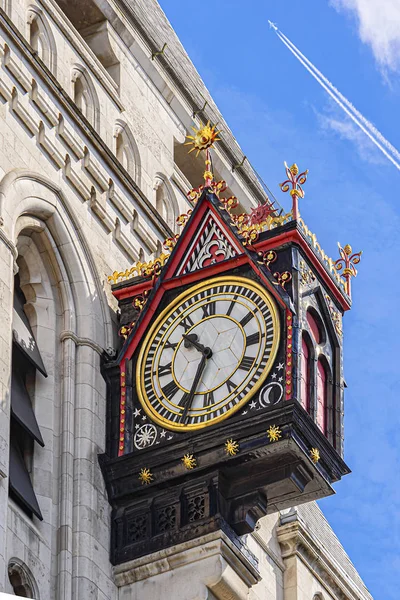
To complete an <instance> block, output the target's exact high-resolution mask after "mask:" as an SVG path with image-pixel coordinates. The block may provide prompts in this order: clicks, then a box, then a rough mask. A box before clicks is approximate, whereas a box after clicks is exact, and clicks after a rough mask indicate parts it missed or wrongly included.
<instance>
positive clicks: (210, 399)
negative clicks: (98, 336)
mask: <svg viewBox="0 0 400 600" xmlns="http://www.w3.org/2000/svg"><path fill="white" fill-rule="evenodd" d="M278 338H279V322H278V316H277V312H276V309H275V306H274V303H273V301H272V300H271V298H270V297H269V295H267V293H266V292H265V290H263V289H262V288H261V287H260V286H258V284H255V283H254V282H252V281H250V280H246V279H243V278H230V279H226V278H224V279H215V280H211V281H208V282H206V283H203V284H201V285H200V286H196V287H195V289H192V290H191V291H190V292H185V293H184V294H182V295H181V296H179V297H178V298H177V299H176V301H175V303H174V304H173V306H172V307H170V308H168V309H166V310H164V311H163V313H162V314H161V315H160V317H159V318H158V319H157V321H156V323H155V324H154V326H153V327H152V329H151V331H150V332H149V335H148V336H147V339H146V340H145V343H144V345H143V347H142V350H141V352H140V355H139V359H138V365H137V389H138V393H139V399H140V400H141V402H142V404H143V406H144V408H145V410H146V412H147V413H148V414H149V416H150V417H151V418H153V419H154V420H155V421H157V422H158V423H159V424H162V425H163V426H164V427H169V428H170V429H179V430H182V429H195V428H199V427H204V426H207V425H211V424H213V423H215V422H217V421H220V420H222V419H224V418H226V417H227V416H228V415H229V414H231V413H233V412H235V411H236V410H238V408H240V406H242V405H243V404H244V403H245V402H246V401H247V400H248V399H249V398H250V396H251V395H252V394H253V393H254V392H255V391H256V389H258V387H259V385H260V384H261V383H262V381H263V380H264V379H265V376H266V374H267V373H268V371H269V369H270V368H271V365H272V362H273V360H274V358H275V355H276V350H277V344H278Z"/></svg>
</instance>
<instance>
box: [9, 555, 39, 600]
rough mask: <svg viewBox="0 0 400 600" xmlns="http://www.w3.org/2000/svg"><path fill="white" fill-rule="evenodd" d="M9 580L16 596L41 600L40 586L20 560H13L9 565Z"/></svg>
mask: <svg viewBox="0 0 400 600" xmlns="http://www.w3.org/2000/svg"><path fill="white" fill-rule="evenodd" d="M8 579H9V582H10V585H11V589H12V591H13V592H14V594H15V595H16V596H20V597H21V598H35V600H39V590H38V586H37V585H36V582H35V579H34V577H33V575H32V573H31V572H30V570H29V569H28V567H27V566H26V565H25V564H24V563H23V562H22V561H21V560H19V559H18V558H12V559H11V560H10V562H9V563H8Z"/></svg>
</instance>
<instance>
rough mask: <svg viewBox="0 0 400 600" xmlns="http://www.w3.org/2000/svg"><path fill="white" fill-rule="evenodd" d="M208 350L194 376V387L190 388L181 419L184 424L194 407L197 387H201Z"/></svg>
mask: <svg viewBox="0 0 400 600" xmlns="http://www.w3.org/2000/svg"><path fill="white" fill-rule="evenodd" d="M206 350H209V348H205V349H204V352H203V356H202V357H201V361H200V363H199V366H198V367H197V371H196V375H195V376H194V379H193V383H192V387H191V388H190V392H189V394H188V395H187V396H186V398H185V404H184V407H183V413H182V417H181V421H183V422H185V421H186V417H187V414H188V411H189V409H190V407H191V406H192V402H193V398H194V395H195V393H196V390H197V386H198V385H199V382H200V379H201V376H202V375H203V371H204V368H205V366H206V363H207V354H208V353H206Z"/></svg>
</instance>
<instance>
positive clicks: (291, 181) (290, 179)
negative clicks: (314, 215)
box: [279, 161, 308, 220]
mask: <svg viewBox="0 0 400 600" xmlns="http://www.w3.org/2000/svg"><path fill="white" fill-rule="evenodd" d="M284 165H285V170H286V175H287V179H286V181H284V182H283V183H280V184H279V187H280V188H281V190H282V192H289V190H290V195H291V196H292V214H293V220H296V219H298V218H299V216H300V213H299V206H298V199H299V198H304V191H303V188H302V187H301V186H302V185H303V184H304V183H305V182H306V181H307V174H308V169H306V170H305V171H303V173H300V175H299V167H298V166H297V165H296V163H293V164H292V165H291V166H290V167H289V166H288V164H287V163H286V161H285V163H284Z"/></svg>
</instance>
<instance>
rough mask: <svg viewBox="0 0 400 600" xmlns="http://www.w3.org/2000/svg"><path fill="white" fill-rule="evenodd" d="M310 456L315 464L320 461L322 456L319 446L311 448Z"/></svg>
mask: <svg viewBox="0 0 400 600" xmlns="http://www.w3.org/2000/svg"><path fill="white" fill-rule="evenodd" d="M310 457H311V460H312V461H313V463H315V464H316V463H317V462H318V461H319V459H320V458H321V456H320V453H319V450H318V448H311V450H310Z"/></svg>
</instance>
